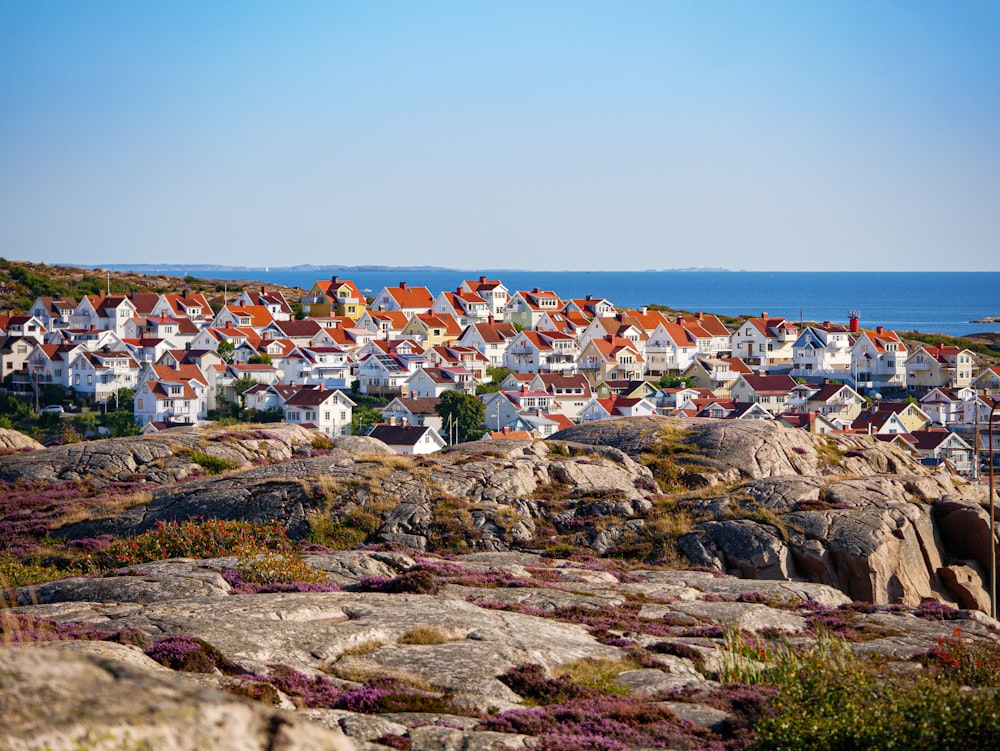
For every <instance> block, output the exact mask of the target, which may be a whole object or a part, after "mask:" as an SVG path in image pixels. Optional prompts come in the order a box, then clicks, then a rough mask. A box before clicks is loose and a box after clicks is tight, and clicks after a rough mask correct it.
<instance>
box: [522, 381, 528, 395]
mask: <svg viewBox="0 0 1000 751" xmlns="http://www.w3.org/2000/svg"><path fill="white" fill-rule="evenodd" d="M521 393H522V394H527V393H528V384H526V383H522V384H521Z"/></svg>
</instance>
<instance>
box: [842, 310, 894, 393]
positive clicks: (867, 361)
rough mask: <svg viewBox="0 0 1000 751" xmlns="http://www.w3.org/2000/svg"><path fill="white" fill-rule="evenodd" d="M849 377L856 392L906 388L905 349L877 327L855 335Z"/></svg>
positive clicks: (889, 334) (888, 332)
mask: <svg viewBox="0 0 1000 751" xmlns="http://www.w3.org/2000/svg"><path fill="white" fill-rule="evenodd" d="M851 378H852V379H853V381H854V388H856V389H857V390H858V391H859V392H860V393H862V394H863V393H866V392H867V391H879V392H881V391H899V390H902V389H903V388H905V387H906V346H905V345H904V344H903V341H902V340H901V339H900V338H899V336H898V335H897V334H896V332H895V331H886V330H885V329H884V328H882V327H881V326H878V327H876V328H875V330H874V331H870V330H867V329H865V330H863V331H861V332H859V334H858V337H857V339H856V340H855V341H854V346H853V347H851Z"/></svg>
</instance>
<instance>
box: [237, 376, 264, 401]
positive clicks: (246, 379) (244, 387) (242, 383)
mask: <svg viewBox="0 0 1000 751" xmlns="http://www.w3.org/2000/svg"><path fill="white" fill-rule="evenodd" d="M257 383H258V382H257V381H256V380H254V379H253V378H251V377H250V376H243V377H241V378H238V379H237V380H236V382H235V383H234V384H233V391H235V392H236V398H237V399H239V400H240V404H241V405H243V406H246V405H245V404H243V394H245V393H246V392H247V391H248V390H249V389H252V388H253V387H254V386H256V385H257Z"/></svg>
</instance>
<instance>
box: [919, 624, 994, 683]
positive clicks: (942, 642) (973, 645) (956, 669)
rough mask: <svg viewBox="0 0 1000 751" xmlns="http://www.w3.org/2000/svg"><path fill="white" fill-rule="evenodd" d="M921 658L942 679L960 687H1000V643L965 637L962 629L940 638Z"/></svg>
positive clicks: (956, 629)
mask: <svg viewBox="0 0 1000 751" xmlns="http://www.w3.org/2000/svg"><path fill="white" fill-rule="evenodd" d="M922 661H923V663H924V664H925V665H927V666H928V667H930V668H932V669H933V670H934V671H935V672H936V673H937V674H938V675H940V676H941V677H942V678H945V679H947V680H950V681H952V682H954V683H957V684H959V685H961V686H975V687H980V686H987V687H994V688H996V687H998V686H1000V646H997V645H996V644H995V643H993V642H984V641H973V640H972V639H968V638H965V637H963V636H962V629H960V628H955V630H954V632H953V633H952V635H951V636H950V637H942V638H940V639H939V640H938V645H937V647H936V648H935V649H933V650H932V651H931V652H929V653H928V654H926V655H924V657H923V660H922Z"/></svg>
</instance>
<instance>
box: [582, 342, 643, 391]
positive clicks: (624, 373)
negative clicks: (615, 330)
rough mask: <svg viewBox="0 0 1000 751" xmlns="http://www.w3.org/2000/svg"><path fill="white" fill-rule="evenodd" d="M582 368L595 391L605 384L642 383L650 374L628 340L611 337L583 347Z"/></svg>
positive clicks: (640, 356)
mask: <svg viewBox="0 0 1000 751" xmlns="http://www.w3.org/2000/svg"><path fill="white" fill-rule="evenodd" d="M578 368H579V370H580V372H581V373H583V374H584V375H585V376H586V378H587V381H588V382H589V383H590V387H591V388H595V387H596V386H597V385H598V384H599V383H603V382H604V381H614V380H628V381H641V380H642V379H643V378H644V377H645V374H646V361H645V359H644V358H643V356H642V355H641V354H640V353H639V348H638V347H637V346H636V345H635V344H633V343H632V342H630V341H629V340H628V339H621V338H619V337H613V336H608V337H604V338H602V339H592V340H591V341H590V342H589V343H588V344H586V345H585V346H584V347H583V350H582V351H581V352H580V359H579V360H578Z"/></svg>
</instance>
